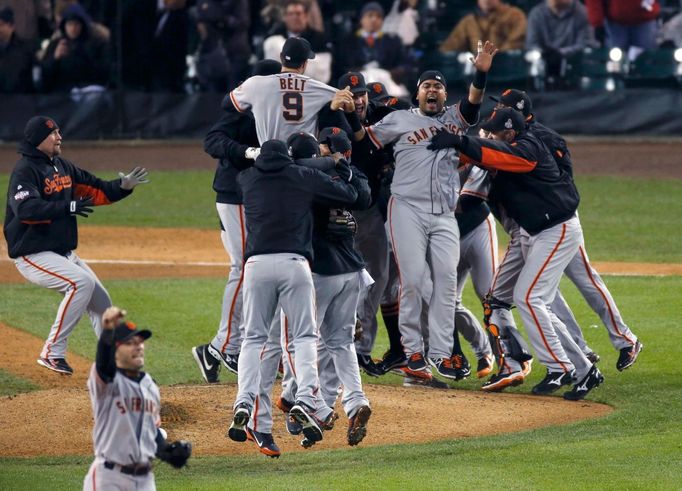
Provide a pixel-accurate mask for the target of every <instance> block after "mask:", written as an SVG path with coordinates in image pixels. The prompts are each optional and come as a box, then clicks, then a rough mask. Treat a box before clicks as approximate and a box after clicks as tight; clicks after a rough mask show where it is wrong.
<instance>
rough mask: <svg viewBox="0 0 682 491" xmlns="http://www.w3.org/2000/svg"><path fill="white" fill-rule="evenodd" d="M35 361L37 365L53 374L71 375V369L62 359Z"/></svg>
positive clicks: (39, 359) (40, 359)
mask: <svg viewBox="0 0 682 491" xmlns="http://www.w3.org/2000/svg"><path fill="white" fill-rule="evenodd" d="M36 361H37V362H38V365H42V366H44V367H45V368H48V369H50V370H52V371H53V372H57V373H61V374H62V375H73V368H71V367H70V366H69V364H68V363H66V360H65V359H64V358H51V359H50V358H38V359H37V360H36Z"/></svg>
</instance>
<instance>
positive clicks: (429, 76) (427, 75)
mask: <svg viewBox="0 0 682 491" xmlns="http://www.w3.org/2000/svg"><path fill="white" fill-rule="evenodd" d="M427 80H436V81H438V82H440V83H442V84H443V87H445V88H446V89H447V88H448V83H447V81H446V80H445V77H444V76H443V74H442V73H440V72H439V71H438V70H426V71H425V72H423V73H422V74H421V75H420V76H419V81H418V82H417V88H419V86H420V85H421V84H422V83H423V82H426V81H427Z"/></svg>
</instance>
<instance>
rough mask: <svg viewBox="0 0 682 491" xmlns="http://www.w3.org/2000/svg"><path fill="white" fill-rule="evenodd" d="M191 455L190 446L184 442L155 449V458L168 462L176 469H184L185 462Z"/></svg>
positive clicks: (180, 441) (176, 442)
mask: <svg viewBox="0 0 682 491" xmlns="http://www.w3.org/2000/svg"><path fill="white" fill-rule="evenodd" d="M191 455H192V444H191V443H190V442H188V441H186V440H178V441H175V442H173V443H169V444H167V445H166V446H165V447H163V448H161V449H157V452H156V456H157V457H158V458H160V459H161V460H163V461H164V462H168V463H169V464H170V465H172V466H173V467H175V468H176V469H180V468H181V467H184V465H185V464H186V463H187V460H188V459H189V458H190V456H191Z"/></svg>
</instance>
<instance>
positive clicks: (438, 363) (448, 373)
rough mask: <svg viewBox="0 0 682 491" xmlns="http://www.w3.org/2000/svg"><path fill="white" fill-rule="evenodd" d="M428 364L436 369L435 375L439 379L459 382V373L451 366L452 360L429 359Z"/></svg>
mask: <svg viewBox="0 0 682 491" xmlns="http://www.w3.org/2000/svg"><path fill="white" fill-rule="evenodd" d="M429 364H430V365H431V366H432V367H433V368H435V369H436V373H437V374H438V375H440V376H441V377H445V378H449V379H452V380H459V377H458V375H459V371H458V370H456V369H455V367H454V366H453V365H452V359H450V358H438V359H437V360H433V359H431V358H429Z"/></svg>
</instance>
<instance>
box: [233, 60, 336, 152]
mask: <svg viewBox="0 0 682 491" xmlns="http://www.w3.org/2000/svg"><path fill="white" fill-rule="evenodd" d="M336 92H337V90H336V89H334V88H333V87H330V86H329V85H326V84H323V83H322V82H318V81H317V80H315V79H312V78H310V77H307V76H305V75H299V74H296V73H277V74H275V75H265V76H255V77H251V78H249V79H247V80H246V81H244V83H242V84H241V85H240V86H239V87H237V88H236V89H234V90H233V91H232V92H230V99H231V100H232V104H233V105H234V107H235V108H236V109H237V110H238V111H240V112H243V111H247V110H249V109H250V110H251V112H252V113H253V116H254V118H255V120H256V133H257V134H258V141H260V143H261V144H263V142H265V141H266V140H270V139H273V138H277V139H278V140H282V141H286V139H287V138H288V137H289V136H290V135H292V134H294V133H296V132H298V131H305V132H306V133H310V134H311V135H317V113H318V112H319V111H320V109H322V108H323V107H324V106H325V105H326V104H328V103H329V102H330V101H331V100H332V98H333V97H334V94H336ZM275 94H276V96H275Z"/></svg>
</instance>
